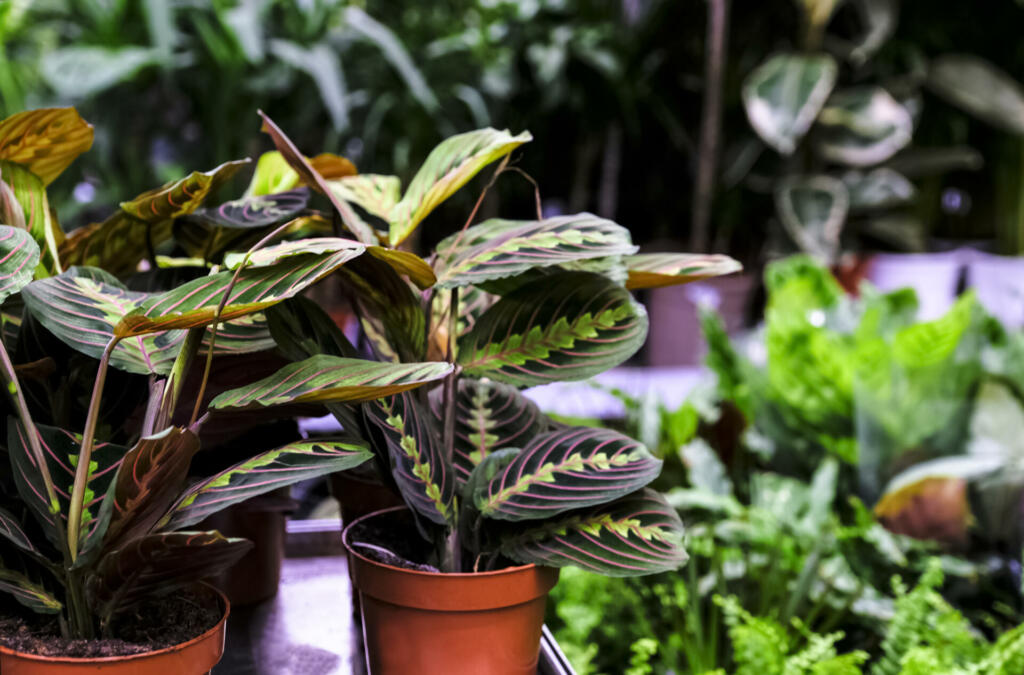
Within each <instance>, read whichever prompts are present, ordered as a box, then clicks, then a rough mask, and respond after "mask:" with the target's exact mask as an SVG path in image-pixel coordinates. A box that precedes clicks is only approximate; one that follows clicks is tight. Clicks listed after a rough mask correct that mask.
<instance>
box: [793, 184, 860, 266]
mask: <svg viewBox="0 0 1024 675" xmlns="http://www.w3.org/2000/svg"><path fill="white" fill-rule="evenodd" d="M849 207H850V196H849V193H848V192H847V190H846V186H845V185H843V183H842V181H839V180H837V179H835V178H832V177H831V176H825V175H818V176H787V177H786V178H783V179H782V180H781V181H780V182H779V185H778V186H777V187H776V188H775V213H776V214H777V215H778V217H779V220H780V221H782V225H783V227H785V228H786V232H788V233H789V236H791V237H792V238H793V241H795V242H796V244H797V246H799V247H800V248H801V249H802V250H803V251H805V252H807V253H809V254H811V255H812V256H814V257H815V258H817V259H818V260H819V261H822V262H826V263H828V262H832V261H833V260H835V258H836V256H837V255H838V254H839V237H840V235H841V234H842V231H843V225H844V224H845V223H846V214H847V212H848V211H849Z"/></svg>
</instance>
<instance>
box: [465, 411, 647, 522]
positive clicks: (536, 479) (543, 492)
mask: <svg viewBox="0 0 1024 675" xmlns="http://www.w3.org/2000/svg"><path fill="white" fill-rule="evenodd" d="M660 472H661V460H660V459H658V458H656V457H654V456H653V455H652V454H651V453H650V452H649V451H648V450H647V448H645V447H644V446H643V444H641V443H640V442H638V441H634V440H633V439H631V438H628V437H626V436H623V435H622V434H620V433H617V432H615V431H612V430H610V429H598V428H592V427H568V428H565V429H560V430H558V431H550V432H548V433H545V434H541V435H539V436H534V437H533V438H532V439H530V441H529V443H527V444H526V445H525V447H523V450H522V452H520V453H519V454H518V455H516V457H515V459H513V460H512V461H511V462H510V463H509V464H508V465H506V466H505V467H504V469H503V470H502V471H501V472H500V473H498V474H497V475H496V476H495V477H494V478H493V479H492V480H491V481H490V482H489V483H488V484H487V486H486V488H485V489H483V490H481V492H479V493H478V494H475V495H474V496H473V502H474V504H473V505H474V506H475V507H476V509H477V510H478V511H480V513H481V515H483V516H485V517H487V518H496V519H499V520H536V519H540V518H550V517H552V516H555V515H557V514H559V513H563V512H565V511H571V510H573V509H580V508H584V507H587V506H595V505H597V504H604V503H605V502H608V501H611V500H613V499H615V498H616V497H620V496H622V495H626V494H629V493H630V492H633V491H635V490H638V489H640V488H642V487H643V486H645V485H647V484H648V483H650V482H651V481H652V480H654V479H655V478H657V476H658V474H659V473H660Z"/></svg>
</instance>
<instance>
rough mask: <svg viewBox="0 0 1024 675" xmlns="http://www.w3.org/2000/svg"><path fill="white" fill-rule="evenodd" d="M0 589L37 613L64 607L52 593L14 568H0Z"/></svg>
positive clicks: (54, 611)
mask: <svg viewBox="0 0 1024 675" xmlns="http://www.w3.org/2000/svg"><path fill="white" fill-rule="evenodd" d="M0 591H3V592H4V593H10V594H11V595H13V596H14V599H15V600H17V601H18V602H19V603H21V604H22V605H24V606H25V607H28V608H29V609H31V610H32V611H33V612H36V613H37V614H56V613H58V612H60V610H62V609H63V608H64V605H63V604H61V602H60V600H58V599H57V598H56V597H54V595H53V594H52V593H50V592H49V591H47V590H46V589H45V588H43V587H42V586H40V585H39V584H37V583H35V582H33V581H32V580H31V579H29V578H28V577H26V576H25V575H23V574H19V573H18V572H15V571H14V570H9V569H4V568H0Z"/></svg>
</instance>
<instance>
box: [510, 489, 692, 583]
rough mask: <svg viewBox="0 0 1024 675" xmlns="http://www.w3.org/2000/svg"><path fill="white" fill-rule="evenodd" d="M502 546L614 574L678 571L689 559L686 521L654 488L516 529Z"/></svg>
mask: <svg viewBox="0 0 1024 675" xmlns="http://www.w3.org/2000/svg"><path fill="white" fill-rule="evenodd" d="M501 551H502V553H504V554H505V555H507V556H508V557H510V558H512V559H513V560H516V561H518V562H521V563H536V564H538V565H546V566H551V567H564V566H566V565H575V566H576V567H581V568H583V569H585V570H590V571H592V572H597V573H599V574H603V575H606V576H613V577H627V576H637V575H642V574H653V573H656V572H667V571H671V570H675V569H678V568H679V567H680V566H682V565H683V564H684V563H685V562H686V560H687V558H688V556H687V555H686V551H685V550H683V523H682V521H680V520H679V516H678V515H677V514H676V512H675V509H673V508H672V507H671V506H669V505H668V504H667V503H666V502H665V499H664V497H662V496H661V495H659V494H657V493H656V492H654V491H653V490H643V491H642V492H638V493H635V494H632V495H629V496H628V497H624V498H622V499H620V500H618V501H615V502H612V503H610V504H606V505H603V506H599V507H597V508H594V509H592V510H589V511H584V512H582V513H578V512H576V513H568V514H565V515H564V516H562V517H560V518H555V519H552V520H549V521H544V522H543V523H542V524H541V525H540V526H539V527H536V528H533V529H529V530H526V531H517V532H516V533H515V534H514V535H512V536H510V537H507V538H506V539H505V540H504V541H503V542H502V546H501Z"/></svg>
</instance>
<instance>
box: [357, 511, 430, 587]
mask: <svg viewBox="0 0 1024 675" xmlns="http://www.w3.org/2000/svg"><path fill="white" fill-rule="evenodd" d="M349 540H350V544H351V546H352V548H354V549H355V550H356V551H357V552H358V553H359V554H360V555H362V556H364V557H366V558H369V559H370V560H375V561H376V562H380V563H384V564H385V565H391V566H393V567H401V568H403V569H407V570H419V571H421V572H437V571H438V570H437V568H436V567H434V566H433V565H431V564H429V562H428V561H430V559H431V557H432V555H431V554H432V551H431V550H430V544H428V543H427V542H426V541H424V539H423V537H422V536H420V533H419V531H418V530H417V529H416V523H415V522H414V521H413V517H412V515H411V514H410V513H409V511H406V510H403V511H393V512H391V513H387V514H384V515H380V516H374V517H373V518H367V519H366V520H364V521H362V522H361V523H359V525H357V526H355V527H354V528H352V532H351V534H350V536H349Z"/></svg>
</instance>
